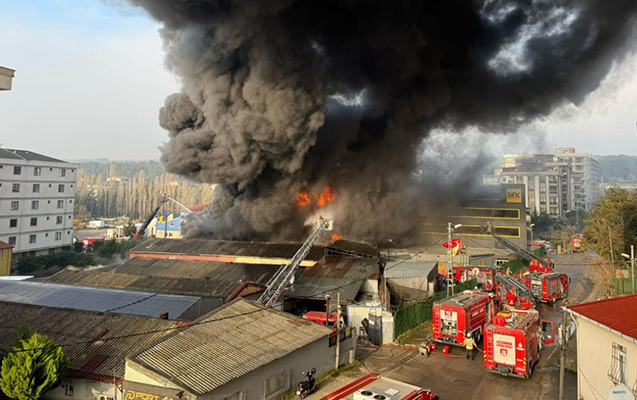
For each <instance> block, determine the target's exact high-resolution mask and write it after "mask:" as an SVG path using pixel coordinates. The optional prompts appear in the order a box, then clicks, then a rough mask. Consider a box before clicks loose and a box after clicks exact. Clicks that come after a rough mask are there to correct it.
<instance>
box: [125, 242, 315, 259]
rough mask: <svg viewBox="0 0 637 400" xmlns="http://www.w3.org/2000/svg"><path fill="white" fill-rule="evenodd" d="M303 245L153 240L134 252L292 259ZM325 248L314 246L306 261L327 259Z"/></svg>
mask: <svg viewBox="0 0 637 400" xmlns="http://www.w3.org/2000/svg"><path fill="white" fill-rule="evenodd" d="M300 247H301V243H269V242H238V241H225V240H204V239H157V238H154V239H149V240H146V241H145V242H143V243H142V244H140V245H139V246H137V247H135V248H134V249H132V250H131V253H175V254H198V255H201V254H204V255H215V256H235V257H236V256H242V257H260V258H284V259H289V258H292V257H293V256H294V254H295V253H296V252H297V251H298V249H299V248H300ZM324 254H325V248H324V247H322V246H313V247H312V249H311V250H310V252H309V253H308V255H307V257H305V259H306V260H309V261H318V260H320V259H321V258H323V255H324Z"/></svg>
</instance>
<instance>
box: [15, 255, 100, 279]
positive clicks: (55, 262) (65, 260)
mask: <svg viewBox="0 0 637 400" xmlns="http://www.w3.org/2000/svg"><path fill="white" fill-rule="evenodd" d="M69 265H73V266H76V267H87V266H89V265H95V258H94V257H93V256H92V255H91V254H86V253H75V252H72V251H62V252H59V253H53V254H46V255H43V256H37V257H23V258H20V259H19V260H18V263H17V266H16V270H17V271H18V273H20V274H28V273H30V272H33V271H36V270H38V269H49V268H52V267H67V266H69Z"/></svg>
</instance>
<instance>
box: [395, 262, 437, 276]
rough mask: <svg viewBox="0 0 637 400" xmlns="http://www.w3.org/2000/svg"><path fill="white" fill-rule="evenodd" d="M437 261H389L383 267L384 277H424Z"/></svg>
mask: <svg viewBox="0 0 637 400" xmlns="http://www.w3.org/2000/svg"><path fill="white" fill-rule="evenodd" d="M437 267H438V261H389V262H388V263H387V266H386V267H385V277H386V278H426V277H427V275H429V273H430V272H431V270H432V269H434V268H437Z"/></svg>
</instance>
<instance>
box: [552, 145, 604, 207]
mask: <svg viewBox="0 0 637 400" xmlns="http://www.w3.org/2000/svg"><path fill="white" fill-rule="evenodd" d="M555 158H556V159H558V160H559V161H567V162H569V163H570V164H571V167H572V169H573V173H572V177H573V178H572V184H571V191H572V196H571V199H572V202H573V209H578V208H581V209H584V210H590V209H591V208H593V205H594V204H595V203H596V202H597V200H599V183H600V175H599V165H598V162H597V160H595V159H594V158H593V157H592V156H591V155H590V154H588V153H576V152H575V149H574V148H572V147H563V148H557V149H555Z"/></svg>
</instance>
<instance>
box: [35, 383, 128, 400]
mask: <svg viewBox="0 0 637 400" xmlns="http://www.w3.org/2000/svg"><path fill="white" fill-rule="evenodd" d="M68 385H72V386H73V395H72V396H71V395H69V394H67V390H68V388H67V386H68ZM100 396H104V398H106V397H112V398H113V399H114V400H122V392H120V390H119V389H118V388H117V387H116V386H115V384H113V383H104V382H98V381H91V380H87V379H78V378H67V379H65V380H64V381H63V382H62V385H60V386H58V387H57V388H55V389H53V390H50V391H48V392H47V393H46V394H45V395H44V396H43V397H42V398H43V399H45V400H99V399H100Z"/></svg>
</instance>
